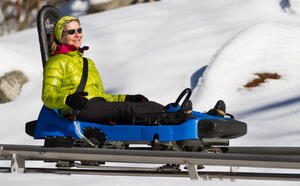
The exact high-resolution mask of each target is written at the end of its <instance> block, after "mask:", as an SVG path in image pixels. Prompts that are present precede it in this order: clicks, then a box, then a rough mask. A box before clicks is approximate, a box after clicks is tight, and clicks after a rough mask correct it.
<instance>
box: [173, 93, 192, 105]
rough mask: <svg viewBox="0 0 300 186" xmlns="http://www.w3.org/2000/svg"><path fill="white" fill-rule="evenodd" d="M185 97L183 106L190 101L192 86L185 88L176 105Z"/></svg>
mask: <svg viewBox="0 0 300 186" xmlns="http://www.w3.org/2000/svg"><path fill="white" fill-rule="evenodd" d="M185 95H186V97H185V99H184V101H183V102H182V104H181V106H182V107H183V106H185V105H186V104H188V101H189V99H190V97H191V95H192V90H191V89H190V88H186V89H184V90H183V91H182V92H181V94H180V95H179V96H178V98H177V99H176V101H175V103H174V105H173V106H174V107H178V106H179V102H180V101H181V100H182V98H183V97H184V96H185Z"/></svg>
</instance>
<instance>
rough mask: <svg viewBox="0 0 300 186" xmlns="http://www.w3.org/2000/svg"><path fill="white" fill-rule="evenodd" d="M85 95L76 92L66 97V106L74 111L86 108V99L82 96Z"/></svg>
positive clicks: (85, 94) (84, 94)
mask: <svg viewBox="0 0 300 186" xmlns="http://www.w3.org/2000/svg"><path fill="white" fill-rule="evenodd" d="M87 95H88V93H87V92H78V93H75V94H70V95H68V96H67V99H66V104H67V105H68V106H70V107H71V108H73V109H76V110H81V109H84V108H86V104H87V103H88V99H87V98H85V97H84V96H87Z"/></svg>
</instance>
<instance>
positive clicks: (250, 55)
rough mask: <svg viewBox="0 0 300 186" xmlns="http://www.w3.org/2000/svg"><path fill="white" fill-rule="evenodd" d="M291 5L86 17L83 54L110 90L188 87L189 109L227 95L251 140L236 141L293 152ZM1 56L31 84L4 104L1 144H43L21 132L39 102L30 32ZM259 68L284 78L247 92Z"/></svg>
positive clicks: (200, 4) (89, 179)
mask: <svg viewBox="0 0 300 186" xmlns="http://www.w3.org/2000/svg"><path fill="white" fill-rule="evenodd" d="M287 2H288V1H285V0H264V1H261V0H226V1H224V0H210V1H199V0H176V1H174V0H162V1H160V2H156V3H149V4H140V5H134V6H130V7H124V8H120V9H116V10H112V11H108V12H103V13H100V14H93V15H88V16H82V17H80V19H81V23H82V27H83V32H84V45H88V46H90V50H89V51H87V52H86V53H85V56H86V57H89V58H91V59H93V60H94V62H95V63H96V66H97V68H98V70H99V72H100V74H101V77H102V80H103V83H104V87H105V89H106V91H107V92H108V93H111V94H119V93H125V94H134V93H142V94H144V95H146V96H147V97H149V98H150V99H152V100H154V101H157V102H161V103H162V104H167V103H170V102H173V101H174V100H175V99H176V97H177V96H178V94H179V93H180V92H181V91H182V89H184V88H186V87H190V88H192V89H193V96H192V101H193V103H194V109H195V110H199V111H207V110H208V109H209V108H211V107H213V106H214V104H215V102H216V101H217V100H218V99H224V100H225V102H226V103H227V110H228V112H229V113H232V114H234V115H235V116H236V118H237V119H239V120H242V121H245V122H246V123H248V134H247V135H246V136H244V137H242V138H239V139H236V140H233V141H232V142H231V144H232V145H249V146H251V145H260V146H299V145H300V135H299V134H300V126H299V119H298V118H299V116H300V93H299V89H300V88H299V85H300V83H299V81H298V80H299V76H300V75H299V73H298V69H300V63H299V61H300V51H299V50H300V49H299V46H300V45H299V44H300V21H299V13H300V4H299V3H298V2H297V1H296V0H293V1H290V3H287ZM0 51H1V58H2V60H1V68H0V75H3V74H4V73H5V72H7V71H9V70H12V69H18V70H22V71H23V72H24V73H25V74H26V75H27V76H28V77H29V80H30V81H29V82H28V83H27V84H25V86H24V87H23V89H22V93H21V95H20V96H19V97H18V98H17V99H16V100H15V101H13V102H11V103H6V104H1V105H0V119H1V125H0V143H17V144H42V143H43V142H42V141H34V140H32V138H31V137H29V136H26V134H25V133H24V124H25V122H27V121H30V120H34V119H36V118H37V116H38V112H39V110H40V108H41V106H42V102H41V99H40V97H41V85H42V64H41V58H40V51H39V44H38V36H37V31H36V29H30V30H26V31H23V32H19V33H16V34H14V35H8V36H5V37H1V38H0ZM264 72H270V73H278V74H279V75H280V76H281V78H280V79H279V80H268V81H267V82H266V83H264V84H261V85H260V86H259V87H256V88H253V89H246V88H244V87H243V85H245V84H246V83H248V82H249V81H251V80H252V79H254V78H256V76H255V75H254V73H264ZM0 163H1V162H0ZM0 177H1V180H2V181H0V183H2V182H3V183H6V184H11V185H17V183H19V182H16V181H15V180H23V179H24V180H25V181H26V183H29V185H38V184H40V181H41V180H43V179H45V180H51V179H55V180H56V181H55V184H57V182H60V184H61V185H68V184H72V185H74V184H77V185H79V184H80V183H82V181H79V180H84V182H86V183H88V184H89V185H96V184H97V185H98V184H102V183H104V184H105V185H141V184H142V185H147V184H148V185H150V183H151V185H152V183H157V184H164V185H174V184H175V185H183V184H184V185H196V184H197V185H198V184H204V185H218V184H219V185H221V184H222V185H224V184H225V185H232V184H239V185H240V184H244V185H245V184H246V185H259V184H261V183H262V184H264V185H270V184H274V182H259V181H238V182H235V183H233V182H228V181H225V182H223V181H220V182H219V181H213V182H211V181H208V182H204V183H198V182H190V181H188V180H184V179H171V178H132V177H129V178H128V177H121V178H118V179H114V177H105V176H100V177H96V176H72V177H70V178H69V177H64V176H32V177H27V175H22V176H12V175H9V176H7V175H0ZM31 178H33V179H37V180H38V181H30V179H31ZM71 179H72V181H70V180H71ZM74 180H75V181H74ZM48 183H49V184H48V185H53V184H54V181H49V182H48ZM276 184H278V185H279V184H283V183H282V182H276ZM284 184H286V183H284ZM288 184H289V185H294V184H295V185H296V184H297V183H294V182H288Z"/></svg>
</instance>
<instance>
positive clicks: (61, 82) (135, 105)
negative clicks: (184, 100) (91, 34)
mask: <svg viewBox="0 0 300 186" xmlns="http://www.w3.org/2000/svg"><path fill="white" fill-rule="evenodd" d="M82 38H83V33H82V28H81V27H80V21H79V20H78V19H77V18H75V17H72V16H64V17H62V18H61V19H59V20H58V22H57V23H56V25H55V27H54V31H53V33H52V35H51V39H50V56H51V57H50V58H49V60H48V61H47V63H46V65H45V69H44V81H43V92H42V100H43V102H44V104H45V105H46V106H47V107H48V108H51V109H59V110H60V112H61V113H62V114H63V115H68V114H70V113H71V109H75V110H80V112H79V114H78V117H77V118H78V119H79V120H81V121H87V122H95V123H106V122H108V121H111V122H116V123H125V124H130V123H131V122H132V118H133V116H134V115H136V114H145V113H157V112H162V109H163V105H161V104H158V103H155V102H151V101H148V99H147V98H146V97H145V96H143V95H140V94H138V95H110V94H107V93H105V92H104V89H103V85H102V81H101V78H100V76H99V73H98V70H97V69H96V67H95V64H94V62H93V61H92V60H90V59H88V79H87V82H86V86H85V88H84V91H83V92H78V93H76V92H75V91H76V89H77V87H78V85H79V83H80V80H81V76H82V71H83V58H82V55H83V49H84V48H86V47H84V48H83V49H81V48H80V47H81V42H82Z"/></svg>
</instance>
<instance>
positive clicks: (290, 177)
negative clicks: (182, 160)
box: [0, 167, 300, 181]
mask: <svg viewBox="0 0 300 186" xmlns="http://www.w3.org/2000/svg"><path fill="white" fill-rule="evenodd" d="M0 172H1V173H10V172H11V168H10V167H1V168H0ZM24 173H26V174H28V173H29V174H36V173H43V174H63V175H72V174H78V175H107V176H142V177H182V178H188V177H189V174H188V172H187V171H182V172H168V171H167V172H160V171H138V170H136V171H134V170H97V169H55V168H26V170H25V171H24ZM198 175H199V178H200V179H203V180H211V179H220V180H223V179H230V180H237V179H244V180H281V181H300V174H282V173H255V172H235V173H233V172H217V171H198Z"/></svg>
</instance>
